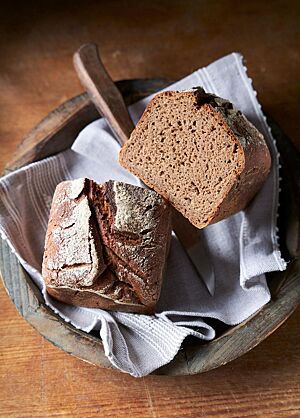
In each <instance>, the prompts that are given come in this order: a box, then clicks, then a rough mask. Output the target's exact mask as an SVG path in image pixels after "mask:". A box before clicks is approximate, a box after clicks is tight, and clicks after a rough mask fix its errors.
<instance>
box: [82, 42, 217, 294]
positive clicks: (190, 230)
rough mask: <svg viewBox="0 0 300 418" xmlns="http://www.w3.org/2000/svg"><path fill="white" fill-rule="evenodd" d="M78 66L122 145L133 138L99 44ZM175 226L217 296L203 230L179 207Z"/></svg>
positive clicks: (84, 53)
mask: <svg viewBox="0 0 300 418" xmlns="http://www.w3.org/2000/svg"><path fill="white" fill-rule="evenodd" d="M74 66H75V69H76V72H77V75H78V77H79V79H80V81H81V83H82V85H83V87H84V88H85V90H86V91H87V93H88V94H89V96H90V98H91V100H92V102H93V103H94V105H95V106H96V108H97V109H98V111H99V113H100V114H101V115H102V116H103V117H104V118H105V119H106V121H107V122H108V124H109V126H110V127H111V129H112V131H113V132H114V133H115V135H116V140H117V141H118V142H119V144H120V145H121V146H122V145H123V144H124V143H125V142H126V141H127V139H128V138H129V136H130V134H131V132H132V130H133V129H134V125H133V122H132V120H131V117H130V115H129V113H128V110H127V107H126V105H125V103H124V101H123V98H122V96H121V93H120V92H119V90H118V89H117V87H116V85H115V84H114V82H113V81H112V79H111V78H110V76H109V75H108V73H107V71H106V69H105V68H104V66H103V64H102V62H101V59H100V57H99V53H98V48H97V46H96V45H95V44H86V45H83V46H82V47H81V48H80V49H79V50H78V51H77V52H76V53H75V54H74ZM173 227H174V231H175V233H176V235H177V238H178V239H179V241H180V242H181V244H182V245H183V247H184V249H185V251H186V253H187V255H188V256H189V258H190V260H191V262H192V264H193V266H194V268H195V269H196V271H197V273H198V275H199V276H200V277H201V279H202V280H203V282H204V283H205V285H206V287H207V289H208V291H209V293H210V294H211V295H212V296H213V294H214V290H215V276H214V271H213V268H212V264H211V263H210V260H209V257H208V254H207V252H206V254H205V257H201V259H200V257H199V255H200V254H201V253H202V254H203V252H204V251H206V250H205V247H204V245H203V244H204V243H203V242H201V237H200V235H199V230H198V229H197V228H195V227H194V226H193V225H192V224H191V223H190V222H189V221H188V220H187V219H185V218H184V217H183V216H182V215H181V214H180V213H179V212H177V211H175V210H174V216H173ZM200 260H201V262H200Z"/></svg>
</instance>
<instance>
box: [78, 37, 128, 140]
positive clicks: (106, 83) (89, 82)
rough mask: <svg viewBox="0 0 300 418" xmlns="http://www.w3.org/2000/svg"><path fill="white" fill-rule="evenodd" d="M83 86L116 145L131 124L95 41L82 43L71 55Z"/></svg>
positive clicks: (126, 133)
mask: <svg viewBox="0 0 300 418" xmlns="http://www.w3.org/2000/svg"><path fill="white" fill-rule="evenodd" d="M73 61H74V67H75V69H76V72H77V75H78V77H79V79H80V81H81V84H82V85H83V87H84V89H85V90H86V91H87V93H88V94H89V96H90V98H91V101H92V102H93V103H94V105H95V107H96V108H97V109H98V111H99V113H100V114H101V115H102V116H104V117H105V119H106V120H107V122H108V124H109V125H110V127H111V128H112V130H113V131H114V132H115V134H116V139H117V141H118V142H119V143H120V145H123V144H125V142H126V141H127V139H128V138H129V136H130V134H131V132H132V131H133V128H134V125H133V122H132V120H131V118H130V116H129V113H128V110H127V107H126V105H125V103H124V100H123V97H122V95H121V94H120V92H119V90H118V88H117V87H116V86H115V84H114V82H113V81H112V79H111V78H110V76H109V74H108V73H107V71H106V69H105V67H104V65H103V64H102V61H101V59H100V56H99V53H98V47H97V46H96V45H95V44H85V45H82V46H81V47H80V48H79V50H78V51H77V52H76V53H75V54H74V57H73Z"/></svg>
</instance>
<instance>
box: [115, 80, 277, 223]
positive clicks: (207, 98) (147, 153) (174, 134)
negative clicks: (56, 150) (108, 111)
mask: <svg viewBox="0 0 300 418" xmlns="http://www.w3.org/2000/svg"><path fill="white" fill-rule="evenodd" d="M119 159H120V163H121V164H122V165H123V167H125V168H126V169H128V170H129V171H131V172H132V173H133V174H135V175H136V176H138V177H139V178H140V179H142V180H143V181H144V183H146V184H147V185H148V186H149V187H151V188H153V189H154V190H156V191H157V192H158V193H159V194H161V195H162V196H163V197H164V198H165V199H167V200H168V201H169V202H170V203H171V204H172V205H173V206H174V207H175V208H176V209H177V210H178V211H179V212H181V213H182V215H183V216H185V217H186V218H188V219H189V221H190V222H191V223H192V224H193V225H195V226H196V227H198V228H203V227H205V226H207V225H209V224H211V223H214V222H218V221H220V220H222V219H224V218H226V217H228V216H230V215H232V214H234V213H236V212H238V211H240V210H242V209H244V208H245V207H246V206H247V204H248V203H249V202H250V200H251V199H252V198H253V197H254V195H255V194H256V193H257V191H258V190H259V189H260V188H261V186H262V184H263V182H264V181H265V180H266V177H267V175H268V172H269V169H270V165H271V158H270V153H269V150H268V147H267V145H266V143H265V140H264V138H263V136H262V134H261V133H260V132H258V130H257V129H256V128H255V127H254V126H253V125H252V124H251V123H250V122H249V121H248V120H247V119H246V117H245V116H244V115H243V114H242V113H241V112H240V111H238V110H237V109H235V108H234V107H233V105H232V104H231V103H230V102H228V101H227V100H224V99H221V98H219V97H217V96H214V95H211V94H206V93H205V92H204V90H203V89H201V88H195V89H193V90H191V91H185V92H178V91H172V92H163V93H160V94H158V95H156V96H155V97H154V98H153V99H152V101H151V102H150V103H149V104H148V106H147V108H146V110H145V112H144V114H143V116H142V118H141V119H140V121H139V122H138V124H137V126H136V128H135V129H134V131H133V132H132V134H131V137H130V139H129V140H128V141H127V142H126V143H125V145H124V146H123V147H122V149H121V151H120V156H119Z"/></svg>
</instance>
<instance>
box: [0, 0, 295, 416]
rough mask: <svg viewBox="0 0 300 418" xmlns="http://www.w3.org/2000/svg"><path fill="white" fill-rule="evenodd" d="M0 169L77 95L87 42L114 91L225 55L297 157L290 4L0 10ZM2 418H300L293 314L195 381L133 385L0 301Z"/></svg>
mask: <svg viewBox="0 0 300 418" xmlns="http://www.w3.org/2000/svg"><path fill="white" fill-rule="evenodd" d="M1 6H2V7H1V16H0V22H1V26H0V52H1V55H0V56H1V58H0V62H1V65H0V91H1V95H0V141H1V143H0V144H1V153H0V167H1V168H3V167H4V165H5V163H6V162H7V161H8V160H9V159H10V158H11V156H12V154H13V152H14V150H15V148H16V146H17V145H18V144H19V143H20V141H21V140H22V137H23V136H24V135H25V134H26V133H27V132H28V130H29V129H31V128H32V127H33V126H34V125H35V124H36V123H37V122H39V120H40V119H41V118H42V117H44V116H45V115H46V114H47V113H48V112H49V111H51V110H52V109H54V108H55V107H57V106H58V105H59V104H61V103H62V102H63V101H65V100H66V99H68V98H70V97H72V96H74V95H76V94H78V93H79V92H81V91H82V88H81V86H80V84H79V82H78V80H77V78H76V75H75V72H74V70H73V67H72V53H73V52H74V51H75V50H76V49H77V48H78V47H79V46H80V45H81V44H82V43H85V42H88V41H94V42H96V43H98V44H99V45H100V47H101V52H102V56H103V61H104V64H105V65H106V66H107V68H108V70H109V72H110V73H111V75H112V77H113V78H114V79H116V80H117V79H125V78H134V77H153V76H165V77H170V78H173V79H177V78H180V77H182V76H184V75H186V74H188V73H190V72H191V71H193V70H195V69H197V68H199V67H201V66H203V65H206V64H208V63H210V62H211V61H213V60H214V59H216V58H219V57H221V56H222V55H224V54H227V53H229V52H231V51H240V52H242V53H243V54H244V56H245V58H246V60H247V66H248V70H249V74H250V76H251V77H252V78H253V82H254V86H255V88H256V90H257V91H258V95H259V99H260V101H261V103H262V104H263V107H264V108H265V109H266V110H267V111H268V112H269V113H270V114H271V115H272V116H273V118H275V119H276V120H277V122H278V123H279V124H280V125H281V127H282V128H283V129H284V130H285V131H286V133H287V134H289V136H290V137H291V138H292V139H293V140H294V141H295V143H296V144H297V146H299V149H300V138H299V128H298V126H299V97H300V71H299V59H300V55H299V51H300V48H299V46H300V42H299V28H300V23H299V22H300V20H299V14H300V13H299V12H300V8H299V1H297V0H296V1H267V2H261V1H247V2H246V1H231V2H228V1H174V0H173V1H165V0H159V1H156V0H155V1H153V0H152V1H151V2H150V1H149V2H146V1H139V2H137V1H136V0H135V1H125V0H123V1H101V2H100V1H98V2H97V1H89V0H86V1H84V2H76V1H74V0H73V1H51V2H50V1H44V2H37V1H29V0H28V1H26V2H20V4H18V6H17V7H16V2H12V1H11V2H2V5H1ZM0 307H1V308H0V311H1V316H0V356H1V360H0V417H50V416H61V417H99V416H101V417H143V418H146V417H202V416H203V417H213V416H214V417H252V416H258V417H290V416H295V417H299V416H300V327H299V322H300V309H298V310H297V311H296V312H295V314H294V315H293V316H292V317H291V319H290V320H288V321H287V323H286V324H285V325H283V326H282V327H281V328H280V329H279V330H278V331H277V332H276V333H275V334H273V335H272V336H271V337H269V338H268V339H267V340H266V341H265V342H263V343H262V344H261V345H260V346H258V347H257V348H256V349H254V350H253V351H252V352H250V353H248V354H247V355H245V356H244V357H242V358H240V359H238V360H236V361H234V362H233V363H231V364H229V365H227V366H224V367H222V368H220V369H218V370H214V371H211V372H208V373H205V374H203V375H198V376H188V377H177V378H176V377H159V376H150V377H146V378H142V379H134V378H132V377H130V376H128V375H125V374H121V373H118V372H114V371H108V370H104V369H99V368H96V367H94V366H91V365H89V364H86V363H84V362H82V361H80V360H78V359H76V358H72V357H71V356H69V355H67V354H65V353H64V352H62V351H61V350H59V349H58V348H55V347H54V346H52V345H51V344H50V343H48V342H47V341H45V340H44V339H43V338H42V337H41V336H40V335H38V334H37V333H36V331H35V330H34V329H32V328H31V327H30V326H29V325H28V324H27V323H26V322H25V321H24V320H23V319H22V318H21V317H20V315H19V314H18V313H17V311H16V309H15V307H14V305H13V303H12V302H11V301H10V299H9V298H8V297H7V295H6V293H5V291H4V289H3V287H2V286H1V290H0Z"/></svg>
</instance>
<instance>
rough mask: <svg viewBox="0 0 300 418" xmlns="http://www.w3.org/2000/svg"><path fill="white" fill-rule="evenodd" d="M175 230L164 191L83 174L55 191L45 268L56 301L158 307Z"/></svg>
mask: <svg viewBox="0 0 300 418" xmlns="http://www.w3.org/2000/svg"><path fill="white" fill-rule="evenodd" d="M170 236H171V222H170V207H169V205H168V204H167V203H166V202H165V201H164V199H163V198H161V197H160V196H159V195H158V194H157V193H156V192H154V191H150V190H146V189H143V188H141V187H136V186H132V185H130V184H125V183H122V182H117V181H108V182H106V183H104V184H103V185H98V184H96V183H95V182H93V181H92V180H88V179H78V180H73V181H65V182H62V183H60V184H59V185H58V186H57V188H56V191H55V194H54V198H53V202H52V207H51V213H50V219H49V224H48V230H47V234H46V241H45V253H44V259H43V268H42V274H43V278H44V280H45V284H46V288H47V291H48V293H50V294H51V295H52V296H53V297H55V298H56V299H58V300H60V301H63V302H66V303H70V304H73V305H80V306H87V307H99V308H103V309H112V310H119V311H126V312H138V313H152V312H153V311H154V308H155V305H156V302H157V301H158V299H159V296H160V290H161V284H162V280H163V270H164V265H165V261H166V257H167V253H168V248H169V241H170Z"/></svg>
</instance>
